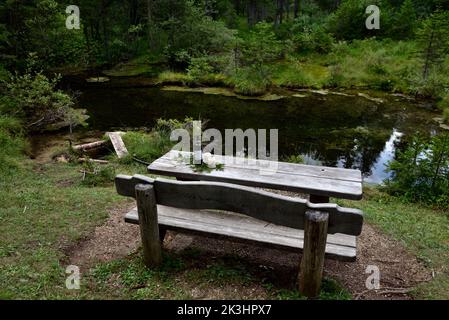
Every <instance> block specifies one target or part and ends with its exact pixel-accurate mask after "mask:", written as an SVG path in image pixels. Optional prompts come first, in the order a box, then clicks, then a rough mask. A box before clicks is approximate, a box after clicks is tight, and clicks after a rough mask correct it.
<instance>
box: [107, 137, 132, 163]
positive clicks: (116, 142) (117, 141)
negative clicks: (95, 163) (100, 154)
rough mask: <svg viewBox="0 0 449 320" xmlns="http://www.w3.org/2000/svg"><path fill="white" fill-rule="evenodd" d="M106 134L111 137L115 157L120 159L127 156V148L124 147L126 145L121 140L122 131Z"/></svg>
mask: <svg viewBox="0 0 449 320" xmlns="http://www.w3.org/2000/svg"><path fill="white" fill-rule="evenodd" d="M106 134H107V135H108V137H109V139H111V142H112V145H113V146H114V150H115V153H116V154H117V157H118V158H119V159H120V158H123V157H125V156H127V155H128V149H126V146H125V144H124V143H123V140H122V135H123V132H107V133H106Z"/></svg>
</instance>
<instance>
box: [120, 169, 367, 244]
mask: <svg viewBox="0 0 449 320" xmlns="http://www.w3.org/2000/svg"><path fill="white" fill-rule="evenodd" d="M139 183H147V184H152V185H154V186H155V193H156V198H157V203H158V204H161V205H164V206H169V207H175V208H183V209H197V210H201V209H216V210H224V211H230V212H236V213H241V214H245V215H248V216H250V217H253V218H256V219H259V220H263V221H266V222H269V223H274V224H277V225H280V226H285V227H290V228H295V229H301V230H303V229H304V215H305V213H306V211H307V210H318V211H322V212H327V213H329V228H328V232H329V233H331V234H334V233H343V234H347V235H354V236H358V235H360V233H361V231H362V224H363V214H362V212H361V211H359V210H356V209H348V208H341V207H339V206H338V205H336V204H313V203H310V202H308V201H306V200H303V199H297V198H291V197H286V196H281V195H277V194H273V193H269V192H265V191H261V190H256V189H253V188H248V187H244V186H239V185H231V184H225V183H219V182H204V181H199V182H196V181H195V182H181V181H174V180H166V179H156V180H152V179H149V178H146V177H145V176H135V177H128V176H117V178H116V188H117V192H118V193H119V194H121V195H124V196H130V197H132V196H133V193H132V192H131V190H132V188H133V187H134V186H135V185H136V184H139Z"/></svg>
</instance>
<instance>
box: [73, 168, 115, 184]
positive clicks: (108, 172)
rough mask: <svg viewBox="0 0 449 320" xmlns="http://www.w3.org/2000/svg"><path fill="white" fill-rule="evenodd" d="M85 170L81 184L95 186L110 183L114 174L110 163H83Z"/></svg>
mask: <svg viewBox="0 0 449 320" xmlns="http://www.w3.org/2000/svg"><path fill="white" fill-rule="evenodd" d="M83 169H84V172H85V176H84V179H83V180H82V181H81V184H82V185H85V186H89V187H97V186H103V185H108V184H111V183H112V182H113V181H114V178H115V176H116V171H115V168H114V167H113V166H112V165H97V164H94V163H92V162H85V163H84V164H83Z"/></svg>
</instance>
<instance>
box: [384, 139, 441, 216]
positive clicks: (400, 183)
mask: <svg viewBox="0 0 449 320" xmlns="http://www.w3.org/2000/svg"><path fill="white" fill-rule="evenodd" d="M388 171H389V172H391V173H392V177H391V178H390V179H389V180H388V181H386V185H387V189H388V190H389V192H390V193H392V194H397V195H403V196H405V197H406V198H407V199H409V200H412V201H419V202H425V203H430V204H434V205H437V206H441V207H445V208H446V207H448V206H449V134H445V135H438V136H434V137H433V138H431V139H430V140H429V141H427V140H425V139H423V138H421V137H419V136H415V137H414V138H413V140H412V142H411V143H410V144H409V145H408V147H407V149H406V150H405V151H403V152H400V153H399V154H398V156H397V159H396V160H394V161H392V162H391V163H389V165H388Z"/></svg>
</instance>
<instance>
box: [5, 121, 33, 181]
mask: <svg viewBox="0 0 449 320" xmlns="http://www.w3.org/2000/svg"><path fill="white" fill-rule="evenodd" d="M26 147H27V143H26V141H25V139H24V137H23V134H22V127H21V124H20V122H19V121H18V120H17V119H15V118H12V117H7V116H2V115H0V174H1V175H4V174H8V173H10V172H11V170H12V169H15V168H17V166H18V161H17V160H18V159H19V158H20V156H21V155H22V153H23V152H24V150H25V149H26Z"/></svg>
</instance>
